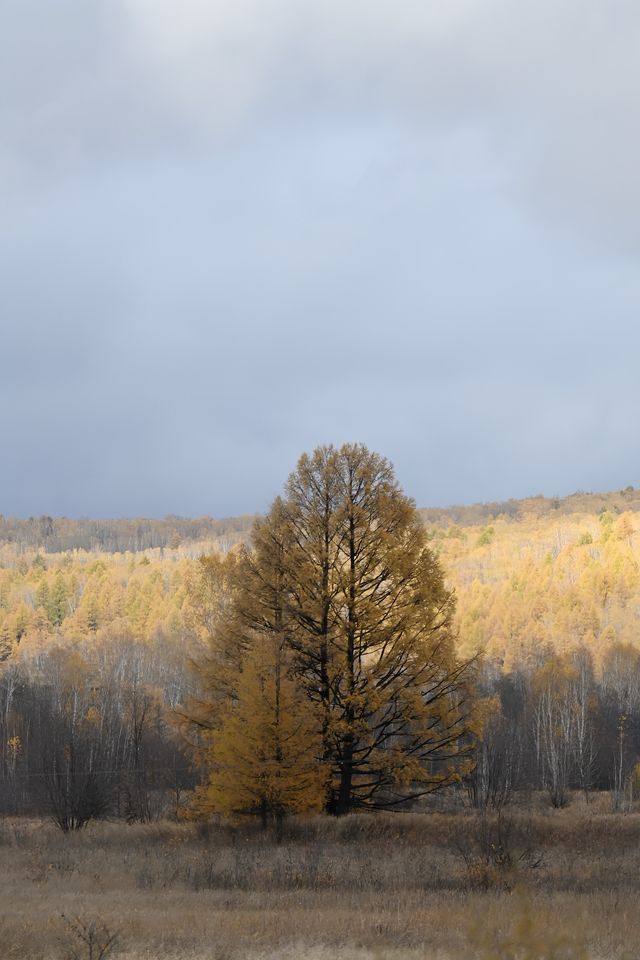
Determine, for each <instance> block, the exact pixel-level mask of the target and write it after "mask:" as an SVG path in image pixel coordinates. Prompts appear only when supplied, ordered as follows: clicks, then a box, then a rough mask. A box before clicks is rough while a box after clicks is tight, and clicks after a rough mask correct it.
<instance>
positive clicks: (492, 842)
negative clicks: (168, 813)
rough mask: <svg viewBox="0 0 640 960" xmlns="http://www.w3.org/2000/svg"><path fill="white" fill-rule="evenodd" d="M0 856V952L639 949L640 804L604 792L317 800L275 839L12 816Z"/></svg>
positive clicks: (187, 959) (295, 956) (358, 957)
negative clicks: (398, 810)
mask: <svg viewBox="0 0 640 960" xmlns="http://www.w3.org/2000/svg"><path fill="white" fill-rule="evenodd" d="M0 858H1V861H2V872H1V877H2V879H1V883H2V890H1V891H0V916H1V937H2V938H1V956H2V960H10V958H21V960H22V958H24V960H64V958H70V960H76V958H77V960H83V958H91V960H99V958H100V960H104V958H106V957H114V958H115V957H120V958H121V960H127V958H128V960H134V958H135V960H143V958H144V960H152V958H166V960H205V958H206V960H241V958H242V960H244V958H247V960H252V958H253V960H263V958H264V960H267V958H269V960H273V958H276V957H277V958H283V960H285V958H286V960H305V958H309V960H330V958H337V957H340V958H344V960H382V958H390V960H391V958H396V960H401V958H403V960H417V958H421V960H436V958H437V960H453V958H455V960H458V958H478V960H498V958H512V960H534V958H535V960H538V958H544V960H578V958H580V960H587V958H588V960H596V958H597V960H600V958H602V960H605V958H606V960H610V958H616V960H622V958H625V960H634V958H637V957H640V900H639V897H638V893H639V889H640V814H636V813H632V814H628V815H613V814H610V813H607V812H606V807H605V804H604V798H602V801H598V800H594V801H593V802H592V803H591V804H590V805H589V806H588V807H585V806H584V805H582V804H579V803H578V802H577V801H576V802H575V803H574V805H573V806H572V807H570V808H568V809H566V810H560V811H551V810H543V809H539V810H537V811H535V812H526V811H524V810H516V811H512V812H509V813H508V814H505V815H504V817H503V818H500V819H497V818H496V817H495V816H494V817H488V818H483V817H480V816H478V815H477V814H475V813H471V812H468V811H461V812H458V813H441V812H440V813H438V812H431V813H422V814H418V813H414V814H395V815H391V814H389V815H378V816H364V815H362V816H351V817H347V818H344V819H342V820H334V819H329V818H320V817H318V818H314V819H310V820H304V821H300V820H298V821H291V822H290V823H289V824H288V825H287V827H286V830H285V837H284V840H283V842H282V843H281V844H279V845H278V844H275V843H274V842H273V840H272V839H271V838H269V837H265V836H264V835H261V834H260V832H259V831H258V830H256V829H255V828H254V827H253V826H251V827H237V828H233V827H229V826H218V825H207V826H198V825H193V824H175V823H158V824H152V825H148V826H142V825H136V826H126V825H123V824H114V823H96V824H93V825H92V826H90V827H89V828H88V829H87V830H85V831H84V832H81V833H77V834H74V835H67V836H65V835H63V834H62V833H60V832H59V831H58V830H57V829H56V828H55V827H54V826H53V825H51V824H49V823H44V822H36V821H28V822H26V821H16V820H6V821H4V822H3V823H2V824H1V825H0ZM116 933H117V934H118V938H117V941H116V943H115V944H114V945H113V947H112V948H109V949H107V950H106V951H105V952H104V954H103V955H102V958H101V952H100V950H101V946H102V943H103V938H104V937H105V936H107V934H116ZM83 937H85V938H86V939H92V938H93V944H92V948H91V949H92V951H93V953H91V952H90V948H89V945H88V944H87V942H86V940H85V939H83Z"/></svg>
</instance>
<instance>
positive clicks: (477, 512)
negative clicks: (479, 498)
mask: <svg viewBox="0 0 640 960" xmlns="http://www.w3.org/2000/svg"><path fill="white" fill-rule="evenodd" d="M627 510H631V511H633V512H640V489H637V488H634V487H625V488H624V490H616V491H614V492H612V493H585V492H584V491H582V490H579V491H578V492H577V493H572V494H571V495H570V496H568V497H543V496H542V495H540V496H536V497H526V498H525V499H524V500H501V501H496V502H493V503H474V504H471V505H470V506H452V507H426V508H423V509H421V510H420V513H421V514H422V516H423V518H424V522H425V523H426V525H427V526H439V527H443V526H447V525H448V524H451V523H456V524H460V525H461V526H465V527H471V526H475V525H480V524H485V523H489V522H491V521H492V520H497V519H498V518H502V519H505V520H525V519H529V518H532V519H533V518H535V519H538V520H542V519H544V518H545V517H549V518H553V517H562V516H568V515H570V514H574V513H595V514H599V513H604V512H605V511H608V512H609V513H613V514H620V513H624V512H625V511H627Z"/></svg>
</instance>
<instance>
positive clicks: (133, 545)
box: [0, 487, 640, 553]
mask: <svg viewBox="0 0 640 960" xmlns="http://www.w3.org/2000/svg"><path fill="white" fill-rule="evenodd" d="M629 510H630V511H633V512H640V489H636V488H634V487H625V489H624V490H618V491H615V492H612V493H584V492H582V491H579V492H578V493H573V494H571V496H568V497H543V496H536V497H527V498H525V499H524V500H502V501H496V502H493V503H474V504H470V505H466V506H465V505H460V506H450V507H424V508H422V509H421V510H420V514H421V516H422V517H423V519H424V522H425V525H426V526H427V527H438V528H447V527H449V526H451V524H456V525H459V526H464V527H471V526H482V525H485V524H487V523H491V522H493V521H495V520H497V519H503V520H509V521H522V520H527V519H539V520H542V519H544V518H547V517H548V518H551V519H553V518H554V517H555V518H558V517H563V516H568V515H570V514H579V513H584V514H586V513H593V514H600V513H604V512H605V511H608V512H609V513H611V514H614V515H617V514H621V513H624V512H625V511H629ZM254 519H255V516H254V515H246V516H241V517H227V518H224V519H221V520H216V519H214V518H213V517H198V518H197V519H187V518H185V517H177V516H168V517H164V518H163V519H162V520H149V519H145V518H138V519H121V520H90V519H82V520H71V519H69V518H68V517H48V516H41V517H29V518H28V519H26V520H23V519H17V518H15V517H5V516H3V515H2V514H0V545H3V544H12V545H14V547H15V548H16V550H17V552H25V551H27V552H28V551H32V550H42V551H44V552H45V553H64V552H65V551H68V550H88V551H94V552H100V553H102V552H104V553H139V552H142V551H145V550H155V549H158V548H161V549H164V548H167V547H168V548H170V549H176V548H177V547H179V546H180V545H183V544H188V543H195V542H198V541H206V542H209V543H215V544H216V546H219V547H220V548H222V549H229V548H230V547H231V546H233V545H234V544H236V543H240V542H243V541H245V540H246V539H247V536H248V534H249V531H250V530H251V526H252V524H253V521H254Z"/></svg>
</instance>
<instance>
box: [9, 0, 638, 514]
mask: <svg viewBox="0 0 640 960" xmlns="http://www.w3.org/2000/svg"><path fill="white" fill-rule="evenodd" d="M0 13H1V15H2V21H3V29H2V31H1V32H0V37H1V39H0V48H1V49H0V91H1V92H0V203H1V204H2V210H3V217H2V222H1V223H0V283H1V289H2V291H3V305H2V313H1V315H0V355H1V357H2V361H1V362H2V367H1V368H0V371H1V374H2V376H1V380H0V429H1V431H2V436H3V438H4V443H3V447H4V454H5V456H4V467H3V470H2V473H1V475H0V510H1V511H3V512H5V513H10V512H16V513H19V514H31V513H40V512H49V513H62V512H66V513H69V514H76V515H77V514H95V515H114V514H141V513H147V514H163V513H167V512H178V513H184V514H198V513H204V512H209V513H213V514H218V515H220V514H225V513H231V512H240V511H249V510H253V509H262V508H264V506H266V504H267V503H268V502H269V500H270V498H271V497H272V496H273V494H274V493H275V492H277V490H278V489H279V487H280V484H281V482H282V480H283V479H284V476H285V475H286V473H287V471H288V470H289V469H291V467H292V466H293V465H294V463H295V459H296V456H297V455H298V454H299V453H300V452H301V451H302V450H303V449H309V448H311V447H313V446H315V445H316V444H317V443H319V442H328V441H334V442H340V441H342V440H344V439H361V440H363V441H365V442H367V443H369V444H370V445H371V446H372V447H374V448H376V449H379V450H380V451H381V452H383V453H385V454H387V455H389V456H391V457H392V459H394V460H395V462H396V465H397V468H398V472H399V475H400V478H401V480H402V482H403V483H404V485H405V486H406V488H407V489H408V490H409V492H411V493H412V494H413V495H414V496H415V497H416V499H417V500H418V501H419V502H420V503H423V504H430V503H438V502H440V503H441V502H450V501H452V500H473V499H479V498H494V497H507V496H510V495H513V496H517V495H525V494H527V493H531V492H536V491H537V490H544V491H545V492H548V493H555V492H558V493H561V492H568V491H570V490H572V489H574V488H576V487H583V488H596V487H615V486H620V485H626V484H627V483H630V482H634V480H636V479H637V471H638V467H639V464H638V457H637V456H636V455H635V454H634V452H633V448H632V447H631V445H630V443H629V438H630V437H631V436H633V431H634V424H635V422H636V421H637V416H638V412H639V411H638V406H639V403H638V393H637V387H636V379H637V378H636V371H635V365H634V357H635V356H636V355H637V347H638V345H639V343H638V341H639V340H640V334H639V333H638V332H637V329H636V324H637V321H636V315H637V306H638V302H639V294H640V278H639V276H638V273H637V270H636V259H637V255H638V236H637V225H638V223H639V222H640V194H639V188H638V185H637V173H636V171H637V168H638V163H639V161H640V134H639V131H638V124H637V121H636V117H635V104H634V99H635V91H636V90H637V88H638V82H639V81H640V76H638V74H639V73H640V63H639V62H638V58H637V57H636V56H635V53H636V50H637V41H638V31H639V29H640V12H639V11H637V9H636V7H635V6H634V5H632V4H631V3H627V2H622V0H609V2H608V3H607V4H605V3H604V2H597V3H596V2H588V3H584V2H581V3H578V2H577V0H575V2H574V0H563V3H561V4H557V3H556V4H552V3H551V2H550V0H543V2H539V3H536V4H534V3H533V2H529V0H526V2H523V3H519V4H517V5H516V4H513V3H510V2H507V0H483V2H482V3H480V2H479V0H456V2H452V3H448V4H446V5H445V4H439V5H435V4H433V5H431V4H418V3H415V4H414V3H412V2H408V3H406V4H404V5H402V6H401V7H400V8H398V6H397V5H392V4H391V3H390V2H389V0H374V2H369V3H367V4H364V3H362V4H361V3H354V4H351V5H347V6H346V7H345V5H342V4H338V3H337V2H334V0H326V2H324V3H323V4H312V3H309V4H307V3H295V4H294V3H293V2H292V0H234V2H231V0H229V2H220V3H216V4H211V3H208V2H206V0H183V2H182V3H181V4H180V7H179V10H178V9H177V8H176V6H175V4H173V3H169V2H168V0H119V2H114V3H108V4H107V3H100V2H95V3H93V2H91V3H87V2H85V0H64V2H62V3H60V4H56V5H48V4H42V3H37V2H36V0H22V2H21V3H17V2H7V3H5V4H3V5H2V7H0Z"/></svg>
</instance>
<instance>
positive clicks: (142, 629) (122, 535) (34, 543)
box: [0, 487, 640, 667]
mask: <svg viewBox="0 0 640 960" xmlns="http://www.w3.org/2000/svg"><path fill="white" fill-rule="evenodd" d="M638 512H640V491H638V490H635V489H633V488H631V487H629V488H627V489H626V490H622V491H619V492H617V493H607V494H587V493H576V494H573V495H572V496H570V497H566V498H564V499H558V500H553V499H549V498H544V497H532V498H529V499H527V500H519V501H516V500H513V501H508V502H507V503H506V504H504V503H494V504H477V505H474V506H468V507H450V508H448V509H447V510H435V509H432V510H423V511H422V516H423V517H424V520H425V523H426V525H427V527H428V531H429V540H430V543H431V545H432V548H433V549H434V550H435V551H436V552H437V554H438V555H439V557H440V559H441V562H442V565H443V569H444V571H445V575H446V577H447V580H448V582H449V583H450V584H451V586H452V587H454V589H455V591H456V594H457V597H458V608H457V623H458V629H459V634H460V644H461V649H462V651H463V652H465V653H472V652H475V651H476V650H484V651H486V652H487V653H488V654H489V655H490V656H492V657H493V658H495V660H496V661H498V662H500V663H502V664H503V665H505V667H508V666H509V665H511V666H513V665H514V664H517V663H522V662H527V661H530V660H531V658H535V657H537V656H539V655H541V653H542V652H543V651H545V650H549V649H555V650H561V651H562V650H564V651H566V650H570V649H572V648H574V647H576V646H577V645H585V646H587V647H588V648H590V649H591V650H592V652H593V654H594V656H595V657H596V659H598V658H600V657H601V656H602V655H604V654H606V651H607V649H610V648H611V644H612V643H615V641H622V642H623V643H628V644H633V645H634V646H637V647H640V628H639V624H640V519H639V518H638V516H637V513H638ZM252 522H253V517H249V516H247V517H236V518H231V519H227V520H215V519H212V518H210V517H203V518H200V519H197V520H185V519H182V518H180V517H166V518H165V519H164V520H142V519H141V520H69V519H65V518H61V519H53V518H51V517H40V518H31V519H28V520H14V519H11V518H4V517H2V518H0V660H2V659H3V658H4V657H6V656H8V655H10V653H11V652H12V651H13V653H14V654H17V651H18V647H20V649H22V650H27V649H32V650H33V649H34V648H39V647H40V646H41V645H42V644H44V645H50V644H56V643H63V644H69V643H70V644H74V643H81V644H83V643H86V642H94V641H95V639H96V638H98V637H103V638H108V637H123V636H133V637H134V638H136V639H137V640H139V641H141V642H145V643H149V644H151V645H153V644H155V643H156V642H160V641H159V639H158V638H163V641H162V642H170V644H171V645H172V646H173V647H174V648H175V649H176V650H180V651H183V650H184V647H185V643H186V642H187V639H188V637H189V636H190V635H191V634H192V630H191V627H190V625H189V624H190V614H189V611H188V603H187V602H186V599H185V598H186V597H187V594H188V591H187V585H188V583H189V581H190V579H191V578H192V577H193V575H194V574H193V571H194V569H196V567H197V564H196V563H195V561H196V560H197V558H198V557H199V556H201V555H202V554H211V553H216V552H217V553H226V552H227V551H229V550H230V549H231V548H232V547H233V546H234V545H236V544H238V543H241V542H244V541H246V539H247V537H248V534H249V531H250V529H251V524H252ZM636 528H637V529H636Z"/></svg>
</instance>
